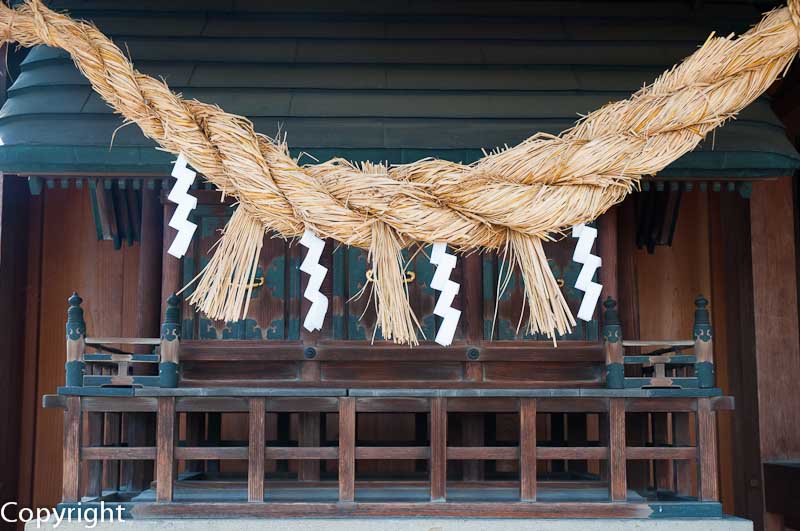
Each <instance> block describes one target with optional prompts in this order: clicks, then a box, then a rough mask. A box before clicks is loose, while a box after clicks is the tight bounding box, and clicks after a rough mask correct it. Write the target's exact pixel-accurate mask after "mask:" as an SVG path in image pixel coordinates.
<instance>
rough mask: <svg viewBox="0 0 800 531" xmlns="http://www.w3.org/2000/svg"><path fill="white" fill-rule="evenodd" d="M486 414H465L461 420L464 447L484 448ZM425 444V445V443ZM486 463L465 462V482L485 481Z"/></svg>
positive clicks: (476, 461)
mask: <svg viewBox="0 0 800 531" xmlns="http://www.w3.org/2000/svg"><path fill="white" fill-rule="evenodd" d="M484 434H485V432H484V414H483V413H464V414H463V415H462V419H461V438H462V440H463V442H464V446H483V444H484ZM423 444H424V443H423ZM483 465H484V461H478V460H470V461H464V463H463V465H462V466H463V470H464V481H481V480H483V476H484V475H483Z"/></svg>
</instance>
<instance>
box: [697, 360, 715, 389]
mask: <svg viewBox="0 0 800 531" xmlns="http://www.w3.org/2000/svg"><path fill="white" fill-rule="evenodd" d="M694 374H695V376H696V377H697V382H698V385H699V386H700V387H702V388H709V387H714V364H713V363H709V362H707V361H704V362H701V363H698V364H696V365H695V366H694Z"/></svg>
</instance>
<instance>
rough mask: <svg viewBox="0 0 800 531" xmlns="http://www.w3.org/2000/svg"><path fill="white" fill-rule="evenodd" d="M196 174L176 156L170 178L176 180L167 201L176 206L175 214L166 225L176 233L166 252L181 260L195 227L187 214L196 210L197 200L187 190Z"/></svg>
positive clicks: (184, 161) (181, 158)
mask: <svg viewBox="0 0 800 531" xmlns="http://www.w3.org/2000/svg"><path fill="white" fill-rule="evenodd" d="M196 175H197V173H195V172H193V171H192V170H190V169H189V168H187V167H186V159H185V158H184V157H183V155H178V160H176V161H175V166H174V167H173V168H172V176H173V177H175V178H176V179H177V181H176V182H175V186H173V187H172V190H170V192H169V195H168V196H167V199H169V200H170V201H172V202H173V203H175V204H177V205H178V206H177V207H176V208H175V213H174V214H172V218H170V220H169V223H168V225H169V226H170V227H172V228H173V229H175V230H177V231H178V234H177V235H175V239H174V240H172V245H170V246H169V249H168V250H167V252H168V253H169V254H171V255H172V256H174V257H175V258H183V255H185V254H186V250H187V249H189V244H190V243H191V242H192V236H194V231H196V230H197V225H196V224H194V223H192V222H191V221H189V214H190V213H191V212H192V210H194V209H195V208H197V198H196V197H194V196H192V195H191V194H189V188H191V186H192V183H194V178H195V176H196Z"/></svg>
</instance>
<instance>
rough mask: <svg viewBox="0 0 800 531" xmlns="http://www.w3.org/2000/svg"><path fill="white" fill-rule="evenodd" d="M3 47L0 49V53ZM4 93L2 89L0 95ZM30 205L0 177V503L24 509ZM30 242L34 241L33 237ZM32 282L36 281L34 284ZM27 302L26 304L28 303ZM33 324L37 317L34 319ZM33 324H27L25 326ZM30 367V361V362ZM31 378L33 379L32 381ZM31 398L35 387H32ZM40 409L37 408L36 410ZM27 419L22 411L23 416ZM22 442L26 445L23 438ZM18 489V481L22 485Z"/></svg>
mask: <svg viewBox="0 0 800 531" xmlns="http://www.w3.org/2000/svg"><path fill="white" fill-rule="evenodd" d="M4 48H5V47H2V48H0V49H3V51H5V50H4ZM0 81H2V82H3V84H4V83H5V68H0ZM0 91H2V92H3V93H4V92H5V84H4V85H3V88H2V89H0ZM33 202H34V200H33V198H32V197H31V193H30V192H29V191H28V183H27V182H26V181H25V179H23V178H20V177H5V176H3V175H2V173H0V211H1V212H0V218H1V219H2V222H1V223H0V245H1V247H0V322H2V323H3V326H2V328H0V352H4V353H5V355H4V356H2V357H0V404H6V405H7V406H8V407H2V408H0V426H2V427H3V430H2V431H1V432H0V500H15V501H17V502H20V505H19V507H30V506H31V505H30V504H26V503H25V502H24V501H23V500H21V499H20V497H19V495H18V493H17V485H18V478H22V477H24V476H27V475H28V472H27V470H24V471H22V473H20V467H26V466H28V463H31V462H32V460H28V461H26V460H24V459H23V456H25V457H27V456H26V450H24V449H23V448H22V444H20V442H21V438H20V431H21V430H24V429H25V426H26V424H28V423H29V422H30V421H31V420H33V418H34V416H33V415H31V416H30V417H29V418H25V417H23V415H24V413H23V410H24V406H25V404H24V398H23V395H25V394H27V393H30V391H29V390H27V389H25V384H26V383H27V382H26V380H27V378H29V377H30V376H28V375H26V374H25V365H26V364H27V363H28V362H27V360H26V359H25V358H26V355H27V352H25V350H27V348H26V347H27V345H25V341H26V338H25V336H26V326H27V325H28V323H26V317H28V316H26V311H25V306H26V304H31V303H38V287H37V288H36V289H35V290H29V288H28V285H29V284H28V282H26V281H28V280H29V278H28V274H29V272H28V268H27V264H26V261H27V259H28V249H29V246H30V248H34V249H35V248H36V247H37V246H38V245H39V242H30V243H29V239H30V236H29V228H30V227H29V225H33V224H34V223H35V222H34V223H31V222H30V221H29V219H30V218H33V216H32V215H29V214H33V213H34V212H30V213H29V209H30V208H31V203H33ZM35 237H36V238H37V239H38V238H39V235H38V234H36V235H35ZM38 267H39V265H32V267H31V269H32V270H31V271H30V273H33V274H35V272H36V268H38ZM36 280H37V281H38V278H37V279H36ZM29 298H33V300H32V301H28V299H29ZM35 320H38V317H37V318H36V319H35ZM31 324H33V323H31ZM35 356H36V354H35V353H34V357H35ZM34 361H35V360H34ZM32 376H33V378H36V374H35V372H34V374H33V375H32ZM34 392H35V386H34ZM37 406H39V407H41V404H37ZM25 413H27V411H26V412H25ZM22 439H27V436H25V435H23V437H22ZM22 483H24V481H22Z"/></svg>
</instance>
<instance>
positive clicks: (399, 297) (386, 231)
mask: <svg viewBox="0 0 800 531" xmlns="http://www.w3.org/2000/svg"><path fill="white" fill-rule="evenodd" d="M402 253H403V246H402V245H401V244H400V239H399V238H398V236H397V234H396V233H395V232H394V230H392V229H391V227H389V226H388V225H386V224H385V223H381V222H378V223H376V224H375V226H374V227H373V228H372V245H371V246H370V248H369V259H370V261H371V262H372V270H373V272H374V275H373V281H372V286H373V294H374V295H375V300H376V308H375V309H376V314H377V316H378V319H377V322H378V324H380V327H381V334H382V335H383V338H384V339H386V340H391V341H394V342H395V343H403V344H407V345H416V344H417V343H418V341H417V333H416V332H417V330H420V331H421V330H422V328H421V327H420V325H419V321H417V318H416V316H415V315H414V312H413V310H412V309H411V304H410V303H409V301H408V289H407V288H406V282H405V277H406V273H405V266H404V264H403V254H402ZM373 339H374V338H373Z"/></svg>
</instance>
